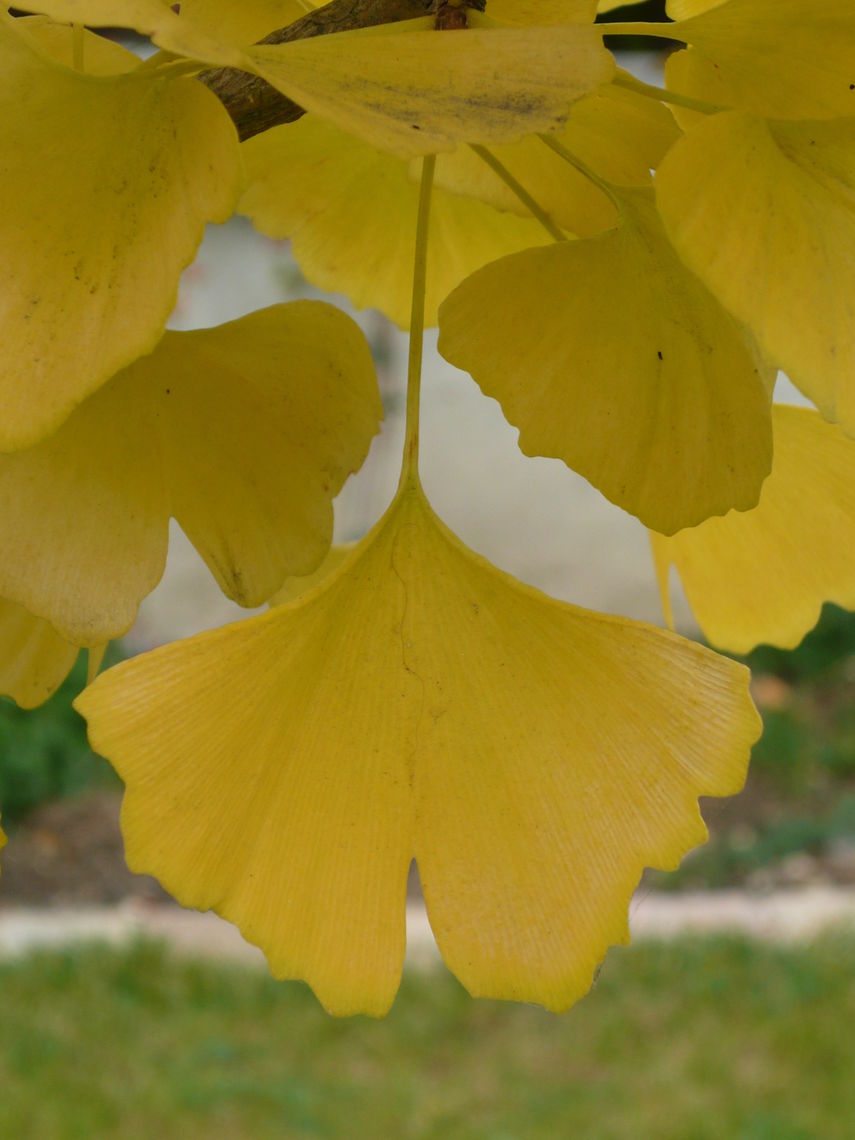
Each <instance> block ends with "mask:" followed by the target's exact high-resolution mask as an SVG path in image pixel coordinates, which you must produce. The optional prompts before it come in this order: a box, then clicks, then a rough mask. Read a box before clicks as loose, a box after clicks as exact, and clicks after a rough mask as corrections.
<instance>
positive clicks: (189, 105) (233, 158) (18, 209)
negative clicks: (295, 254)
mask: <svg viewBox="0 0 855 1140" xmlns="http://www.w3.org/2000/svg"><path fill="white" fill-rule="evenodd" d="M14 25H15V21H13V20H11V18H10V17H8V16H6V15H5V13H0V65H1V66H2V71H3V75H4V86H3V91H4V94H3V96H2V98H3V99H5V100H6V103H5V105H4V107H3V108H2V109H0V285H1V286H2V302H0V334H2V341H3V346H4V349H3V354H2V361H0V397H2V402H3V419H2V424H0V450H5V451H8V450H14V449H16V448H21V447H26V446H29V445H30V444H32V443H35V442H36V441H37V440H39V439H41V438H43V437H44V436H46V435H47V434H49V433H50V432H51V431H53V430H55V429H56V428H57V427H58V426H59V424H60V423H61V422H62V421H63V419H65V417H66V416H67V415H68V414H69V413H70V412H71V410H72V409H73V408H74V407H75V405H77V404H79V403H80V401H81V400H83V399H84V398H85V397H86V396H87V395H88V394H89V393H91V392H93V391H94V390H95V389H97V388H98V387H99V386H100V385H101V384H103V383H104V381H106V380H107V379H109V377H110V376H112V375H113V374H114V373H115V372H116V371H117V370H118V369H119V368H121V367H123V366H124V365H126V364H128V363H130V361H131V360H133V359H135V358H136V357H138V356H140V355H141V354H142V353H144V352H149V351H150V350H151V349H152V348H154V346H155V344H156V343H157V341H158V339H159V338H160V336H161V334H162V331H163V326H164V323H165V321H166V318H167V317H168V315H169V312H170V310H171V309H172V307H173V305H174V303H175V297H176V293H177V288H178V278H179V275H180V273H181V270H182V269H183V268H184V266H185V265H187V263H188V262H189V261H191V260H192V258H193V255H194V253H195V251H196V247H197V245H198V244H199V241H200V240H201V237H202V232H203V229H204V226H205V222H206V221H209V220H213V221H224V220H225V219H226V218H227V217H228V215H229V214H230V213H231V210H232V208H233V206H234V203H235V201H236V199H237V195H238V161H239V156H238V145H237V138H236V135H235V131H234V127H233V126H232V124H231V122H230V120H229V118H228V116H227V115H226V114H225V112H224V110H223V108H222V105H221V104H219V102H218V101H217V99H216V98H214V96H213V95H211V93H210V92H209V91H207V90H206V89H205V88H204V87H202V85H201V84H200V83H198V82H196V81H195V80H190V79H170V78H168V77H165V76H158V77H154V76H151V75H149V76H145V77H143V76H138V75H137V74H135V73H129V74H126V75H117V76H112V77H105V76H89V75H81V74H79V73H76V72H74V71H71V70H69V69H68V68H65V67H63V66H61V65H59V64H57V63H54V62H52V61H51V60H50V59H48V58H47V56H45V55H42V54H41V53H40V52H39V51H38V50H37V49H36V48H35V47H34V46H33V42H32V37H31V36H30V35H28V34H23V33H21V32H18V31H16V29H15V26H14ZM129 139H133V146H129V145H128V140H129Z"/></svg>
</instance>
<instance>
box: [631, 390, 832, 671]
mask: <svg viewBox="0 0 855 1140" xmlns="http://www.w3.org/2000/svg"><path fill="white" fill-rule="evenodd" d="M772 418H773V423H774V431H775V461H774V464H773V466H772V474H771V475H770V476H769V478H768V479H767V480H766V482H765V483H764V484H763V492H762V494H761V496H760V502H759V504H758V505H757V506H756V507H755V509H754V510H753V511H747V512H745V513H744V514H738V513H736V512H731V513H730V514H728V515H726V516H725V517H724V518H721V519H709V520H708V521H707V522H705V523H702V524H701V525H700V526H698V527H694V528H693V529H691V530H682V531H680V533H679V534H675V535H673V537H671V538H664V537H663V536H662V535H656V534H651V536H650V538H651V543H652V546H653V554H654V559H655V561H656V566H657V572H658V576H659V583H660V589H661V592H662V601H663V606H664V608H665V612H666V615H667V616H668V618H669V622H670V620H671V619H670V605H669V601H668V571H669V567H670V566H671V565H672V564H673V565H674V566H675V567H676V568H677V571H678V573H679V575H680V579H681V581H682V583H683V588H684V590H685V591H686V596H687V597H688V599H689V604H690V605H691V607H692V611H693V613H694V615H695V617H696V618H697V621H698V624H699V625H700V627H701V629H702V630H703V631H704V634H705V635H706V637H707V638H708V639H709V641H710V642H712V644H713V645H716V646H718V647H720V648H722V649H727V650H728V651H730V652H732V653H747V652H748V651H749V650H750V649H753V648H754V646H755V645H758V644H759V643H760V642H768V643H771V644H773V645H780V646H783V647H784V648H785V649H792V648H794V647H795V646H796V645H798V643H799V642H800V641H801V639H802V638H803V637H804V635H805V634H806V633H807V631H808V630H809V629H812V628H813V626H814V625H815V624H816V621H817V619H818V618H819V614H820V610H821V609H822V605H823V602H836V603H837V604H838V605H840V606H844V607H846V608H847V609H855V442H853V441H852V440H851V439H848V438H847V437H846V436H844V435H843V433H842V432H841V431H840V429H839V428H837V427H835V426H833V425H832V424H828V423H826V422H825V421H824V420H823V419H822V418H821V417H820V416H819V415H817V413H816V412H814V411H810V410H808V409H807V408H791V407H783V406H781V405H775V406H774V407H773V409H772Z"/></svg>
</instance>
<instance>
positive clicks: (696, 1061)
mask: <svg viewBox="0 0 855 1140" xmlns="http://www.w3.org/2000/svg"><path fill="white" fill-rule="evenodd" d="M0 1011H2V1012H0V1089H2V1095H0V1135H2V1136H4V1137H10V1138H14V1140H30V1138H32V1140H66V1138H68V1140H72V1138H73V1140H77V1138H81V1140H82V1138H87V1140H88V1138H91V1137H98V1138H102V1137H121V1138H122V1140H137V1138H140V1140H142V1138H146V1140H149V1138H150V1137H153V1136H156V1137H159V1138H160V1140H170V1138H172V1137H175V1138H179V1137H180V1138H182V1140H185V1138H188V1137H189V1138H195V1137H204V1138H206V1140H208V1138H210V1140H221V1138H222V1140H226V1138H228V1140H244V1138H247V1140H250V1138H251V1140H266V1138H267V1137H271V1138H272V1137H276V1138H279V1140H283V1138H284V1140H289V1138H291V1137H295V1138H296V1137H335V1138H343V1140H360V1138H362V1137H366V1138H371V1140H378V1138H379V1140H386V1138H389V1140H398V1138H408V1137H418V1138H435V1140H458V1138H459V1140H529V1138H531V1140H535V1138H537V1140H543V1138H546V1137H562V1138H563V1137H573V1138H580V1140H647V1138H651V1140H851V1137H852V1135H853V1132H852V1128H853V1121H855V1081H853V1080H852V1073H853V1060H855V1046H853V1037H852V1024H853V1018H854V1017H855V935H853V934H852V933H850V934H849V935H848V936H845V935H843V934H840V935H837V936H827V937H825V938H824V939H822V940H821V941H818V942H816V943H815V944H814V945H812V946H809V947H805V948H800V949H784V948H774V947H771V946H765V945H760V944H754V943H750V942H747V941H744V940H740V939H735V938H716V939H712V940H707V941H699V940H680V941H675V942H670V943H662V944H658V943H642V944H639V945H636V946H633V947H630V948H628V949H623V950H617V951H613V952H611V953H610V955H609V957H608V959H607V960H606V964H605V966H604V969H603V971H602V973H601V975H600V979H599V981H598V983H597V985H596V987H595V988H594V990H593V991H592V993H591V994H590V995H589V996H588V997H587V998H586V999H585V1000H584V1001H582V1002H581V1003H579V1004H578V1005H577V1006H576V1007H575V1008H574V1009H573V1010H572V1011H570V1012H569V1013H568V1014H565V1015H562V1016H555V1015H552V1014H549V1013H546V1012H545V1011H543V1010H541V1009H538V1008H535V1007H532V1006H521V1005H510V1004H505V1003H499V1002H490V1001H477V1002H474V1001H472V1000H471V999H470V998H469V997H468V996H467V995H466V994H465V993H464V991H463V990H462V989H461V988H460V986H458V985H457V983H455V982H454V980H453V979H452V978H451V977H450V976H449V975H448V974H446V973H441V972H436V973H428V974H424V975H421V974H410V973H408V974H407V975H406V976H405V979H404V984H403V986H402V990H401V993H400V994H399V996H398V999H397V1001H396V1003H395V1006H394V1007H393V1010H392V1012H391V1013H390V1015H389V1017H388V1018H387V1019H386V1020H385V1021H381V1022H375V1021H372V1020H370V1019H366V1018H354V1019H351V1020H347V1021H336V1020H333V1019H331V1018H329V1017H328V1016H327V1015H326V1014H325V1013H323V1011H322V1010H321V1009H320V1008H319V1007H318V1005H317V1003H316V1002H315V1000H314V998H313V997H312V996H311V994H310V993H309V992H308V991H307V990H306V989H305V987H303V986H301V985H299V984H297V983H276V982H273V981H271V980H270V979H269V978H268V977H267V976H266V975H264V974H262V973H260V972H250V971H248V970H246V969H240V968H236V967H229V968H226V967H220V966H215V965H211V964H204V963H199V962H186V961H184V962H182V961H177V960H174V959H172V958H170V957H169V956H168V955H167V954H166V953H165V952H164V950H163V949H161V948H160V947H158V946H157V945H154V944H140V945H138V946H135V947H133V948H131V949H129V950H125V951H117V950H109V949H106V948H100V949H99V948H91V949H86V950H77V951H68V952H64V953H50V954H47V953H43V954H37V955H34V956H33V957H31V958H29V959H27V960H25V961H22V962H17V963H6V964H3V965H0Z"/></svg>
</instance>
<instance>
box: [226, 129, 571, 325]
mask: <svg viewBox="0 0 855 1140" xmlns="http://www.w3.org/2000/svg"><path fill="white" fill-rule="evenodd" d="M541 149H543V150H544V151H545V150H546V147H543V146H541ZM241 150H242V151H243V153H244V165H245V168H246V177H247V189H246V192H245V193H244V195H243V197H242V199H241V200H240V203H239V205H238V208H239V210H240V211H241V213H244V214H247V215H248V216H249V217H250V218H252V221H253V223H254V224H255V225H256V226H257V227H258V229H260V230H261V231H262V232H264V233H266V234H269V235H270V236H272V237H277V238H284V237H287V238H289V239H290V240H291V243H292V248H293V251H294V255H295V257H296V258H297V261H298V262H299V264H300V268H301V269H302V271H303V273H304V275H305V276H306V277H307V278H308V279H309V280H310V281H312V282H313V283H314V284H315V285H318V286H320V287H321V288H322V289H329V290H335V291H338V292H343V293H346V294H347V295H348V296H349V297H350V299H351V300H352V301H353V303H354V305H356V306H357V307H358V308H363V307H366V306H372V307H374V308H377V309H380V310H381V311H382V312H384V313H385V314H386V315H387V316H388V317H390V318H391V319H392V320H393V321H394V322H395V323H396V324H397V325H399V326H400V327H401V328H406V327H407V326H408V325H409V322H410V305H411V297H412V287H413V241H414V238H415V219H416V207H417V204H418V197H419V186H418V181H417V180H415V179H413V178H412V177H411V175H410V170H409V164H408V162H407V161H405V160H401V159H399V158H396V157H394V156H393V155H389V154H384V153H383V152H382V151H378V150H375V149H374V148H373V147H370V146H368V145H367V144H366V143H363V142H361V141H360V140H359V139H357V138H354V137H353V136H352V135H347V134H344V132H342V131H339V130H338V129H337V128H336V127H333V126H331V125H330V124H328V123H325V122H324V121H323V120H322V119H318V118H316V117H315V116H313V115H305V116H304V117H303V118H302V119H300V120H299V121H298V122H296V123H289V124H288V125H287V126H283V127H275V128H274V129H273V130H270V131H266V132H265V133H264V134H262V135H257V136H256V137H255V138H253V139H250V140H249V141H248V142H245V143H244V144H243V146H242V147H241ZM477 161H479V162H480V160H477ZM485 169H486V168H485ZM432 215H433V216H432V221H431V240H430V244H429V247H428V270H427V300H426V322H427V324H429V325H430V324H435V323H436V310H437V307H438V305H439V302H440V301H441V300H442V299H443V297H445V296H447V295H448V293H450V292H451V290H452V289H453V288H454V286H455V285H457V284H458V283H459V282H460V281H462V280H463V278H464V277H467V276H468V275H469V274H470V273H472V272H474V270H476V269H479V268H480V267H481V266H482V265H485V264H486V263H487V262H488V261H493V260H495V259H496V258H497V257H502V256H504V255H505V254H507V253H513V252H516V251H517V250H521V249H527V248H529V247H530V246H534V245H539V244H542V243H543V242H545V241H549V240H550V239H549V237H548V235H547V234H546V232H545V231H544V230H543V229H542V228H541V226H540V225H539V223H537V222H535V221H534V220H533V219H531V218H520V217H516V216H515V215H513V214H511V215H508V214H505V213H502V212H500V211H499V210H496V209H494V208H493V207H492V206H490V205H489V204H485V203H483V202H480V201H477V200H475V199H471V198H465V197H461V196H459V195H457V194H450V193H446V192H444V191H442V190H441V189H437V190H436V191H435V193H434V195H433V202H432Z"/></svg>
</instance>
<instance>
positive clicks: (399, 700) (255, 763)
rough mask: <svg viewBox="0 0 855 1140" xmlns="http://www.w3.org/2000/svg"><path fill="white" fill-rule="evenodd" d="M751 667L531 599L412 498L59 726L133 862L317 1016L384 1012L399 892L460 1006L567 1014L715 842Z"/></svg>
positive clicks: (104, 682) (395, 967)
mask: <svg viewBox="0 0 855 1140" xmlns="http://www.w3.org/2000/svg"><path fill="white" fill-rule="evenodd" d="M747 680H748V674H747V671H746V670H745V669H743V668H742V667H740V666H738V665H736V664H734V663H733V662H731V661H727V660H724V659H722V658H719V657H717V656H716V655H714V654H712V653H711V652H709V651H708V650H705V649H703V648H701V647H700V646H697V645H695V644H693V643H691V642H688V641H684V640H682V639H680V638H678V637H676V636H675V635H673V634H668V633H663V632H661V631H659V630H656V629H654V628H652V627H650V626H645V625H642V624H639V623H634V622H630V621H626V620H623V619H619V618H610V617H604V616H602V615H597V614H593V613H588V612H586V611H584V610H580V609H577V608H576V607H574V606H569V605H566V604H563V603H559V602H556V601H553V600H552V599H550V598H547V597H546V596H544V595H543V594H540V593H538V592H537V591H534V590H532V589H529V588H528V587H525V586H522V585H520V584H519V583H517V582H515V581H514V580H513V579H511V578H509V577H508V576H507V575H505V574H502V573H500V572H499V571H497V570H496V569H495V568H494V567H492V566H490V565H489V563H487V562H485V561H484V560H483V559H481V558H479V557H478V556H477V555H474V554H473V553H472V552H471V551H469V550H467V549H466V548H465V547H464V546H463V545H462V544H461V543H460V542H459V540H458V539H457V538H455V537H454V535H452V534H451V533H450V532H449V531H448V530H447V529H446V528H445V527H444V526H443V524H442V523H441V522H440V521H439V520H438V519H437V518H436V516H435V515H434V514H433V513H432V511H431V510H430V508H429V506H428V504H427V502H426V501H425V499H424V497H423V494H422V492H421V490H420V488H419V487H418V485H417V484H416V483H415V482H414V481H413V480H412V479H410V480H408V481H406V482H405V483H404V484H403V487H402V490H401V491H400V492H399V494H398V496H397V498H396V501H395V502H394V503H393V505H392V507H391V508H390V510H389V512H388V513H387V515H386V516H385V518H384V519H383V520H381V522H380V523H379V524H378V526H377V527H376V528H375V529H374V531H373V532H372V533H371V534H370V535H369V536H367V537H366V539H364V540H363V541H362V542H361V543H360V544H359V545H358V546H357V547H356V548H355V549H354V550H353V551H352V552H351V553H350V554H349V555H348V556H347V557H346V558H345V559H344V560H343V561H342V562H341V563H340V565H339V567H338V569H337V570H336V571H334V572H333V573H331V574H330V575H328V577H327V578H326V579H325V581H324V582H323V583H322V584H321V585H320V586H318V587H317V588H315V589H314V590H312V591H310V592H309V593H307V594H305V595H303V597H302V598H301V599H299V600H297V601H296V602H294V603H292V604H290V605H285V606H279V607H276V608H274V609H271V610H269V611H268V612H267V613H265V614H263V615H261V616H259V617H255V618H251V619H249V620H248V621H246V622H241V623H238V624H235V625H231V626H227V627H225V628H224V629H221V630H217V631H215V632H213V633H208V634H203V635H201V636H199V637H196V638H192V639H190V640H189V641H185V642H179V643H175V644H173V645H170V646H168V647H165V648H163V649H159V650H156V651H154V652H153V653H150V654H146V655H144V656H142V657H138V658H136V659H135V660H132V661H129V662H126V663H124V664H123V665H120V666H118V667H117V668H115V669H112V670H109V671H108V672H107V673H104V674H102V676H101V677H99V678H98V680H97V681H96V682H95V683H94V685H93V686H91V687H90V688H89V689H87V690H86V691H85V692H84V693H83V695H82V696H81V697H79V698H78V700H77V707H78V708H79V710H80V711H81V712H82V713H83V715H84V716H85V717H86V718H87V720H88V721H89V733H90V739H91V741H92V744H93V747H94V748H95V749H97V750H98V751H99V752H101V753H103V754H104V755H106V756H107V757H108V758H109V759H110V760H111V762H112V763H113V764H114V766H115V767H116V769H117V770H118V772H119V774H120V775H121V776H122V779H123V780H124V781H125V785H126V794H125V800H124V803H123V807H122V827H123V831H124V835H125V843H126V852H127V857H128V862H129V864H130V866H131V867H133V868H134V869H135V870H137V871H146V872H149V873H153V874H155V875H157V876H158V877H159V878H160V879H161V881H162V882H163V883H164V884H165V886H166V887H167V889H169V890H170V891H171V892H172V893H173V894H175V895H176V896H177V897H178V898H179V899H180V901H182V902H183V903H184V904H185V905H189V906H195V907H198V908H200V909H207V908H213V909H215V910H217V911H218V912H219V913H221V914H223V915H225V917H227V918H229V919H231V920H232V921H234V922H236V923H237V924H238V925H239V926H240V928H241V930H242V931H243V933H244V936H245V937H246V938H248V939H249V941H251V942H254V943H256V944H258V945H260V946H261V947H262V948H263V949H264V951H265V953H266V954H267V957H268V960H269V962H270V965H271V968H272V970H273V972H274V973H275V974H276V975H277V976H280V977H301V978H305V979H306V980H307V981H308V982H309V984H310V985H311V986H312V987H313V988H314V990H315V992H316V993H317V994H318V997H319V998H320V1000H321V1001H322V1003H323V1004H324V1005H325V1006H326V1007H327V1008H328V1009H330V1010H331V1011H333V1012H335V1013H340V1014H343V1013H355V1012H358V1011H364V1012H367V1013H371V1014H375V1015H376V1014H382V1013H384V1012H385V1011H386V1009H388V1007H389V1005H390V1003H391V1001H392V999H393V997H394V994H395V990H396V989H397V986H398V981H399V977H400V972H401V966H402V961H403V955H404V942H405V931H404V903H405V896H406V882H407V870H408V866H409V863H410V860H411V858H412V857H415V858H416V860H417V862H418V864H419V869H420V873H421V876H422V883H423V886H424V890H425V897H426V901H427V907H428V915H429V918H430V921H431V924H432V926H433V929H434V933H435V935H436V937H437V941H438V943H439V946H440V949H441V951H442V953H443V954H444V956H445V958H446V960H447V961H448V963H449V965H450V966H451V968H452V969H453V970H454V971H455V973H457V975H458V976H459V977H460V978H461V980H462V981H463V982H464V984H465V985H466V986H467V987H468V988H469V989H470V990H471V991H472V992H473V993H478V994H483V995H489V996H492V997H503V998H515V999H520V1000H527V1001H536V1002H540V1003H542V1004H544V1005H546V1006H549V1007H550V1008H552V1009H563V1008H566V1007H567V1006H568V1005H570V1004H571V1003H572V1002H573V1001H575V1000H576V999H577V998H578V997H580V996H581V995H582V994H583V993H584V992H585V991H586V990H587V989H588V987H589V986H590V984H591V979H592V975H593V972H594V970H595V968H596V965H597V963H598V962H599V961H600V960H601V958H602V957H603V955H604V953H605V951H606V948H607V947H608V945H609V944H610V943H612V942H625V941H626V940H627V938H628V933H627V921H626V912H627V906H628V903H629V899H630V896H631V893H632V891H633V889H634V887H635V885H636V883H637V881H638V878H639V876H640V874H641V871H642V868H643V867H644V866H645V865H654V866H660V867H666V868H672V867H675V866H676V865H677V863H678V862H679V860H680V859H681V857H682V856H683V854H684V853H685V852H686V851H687V850H688V849H689V848H690V847H692V846H694V845H695V844H697V843H699V842H702V841H703V839H704V838H705V835H706V832H705V828H704V825H703V822H702V820H701V818H700V814H699V812H698V805H697V797H698V796H699V795H729V794H731V793H733V792H736V791H737V790H738V789H739V787H740V786H741V784H742V781H743V779H744V775H745V767H746V763H747V760H748V753H749V749H750V746H751V743H752V742H753V740H754V739H755V738H756V736H757V733H758V728H759V721H758V718H757V715H756V713H755V711H754V709H753V706H752V705H751V702H750V698H749V696H748V689H747Z"/></svg>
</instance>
